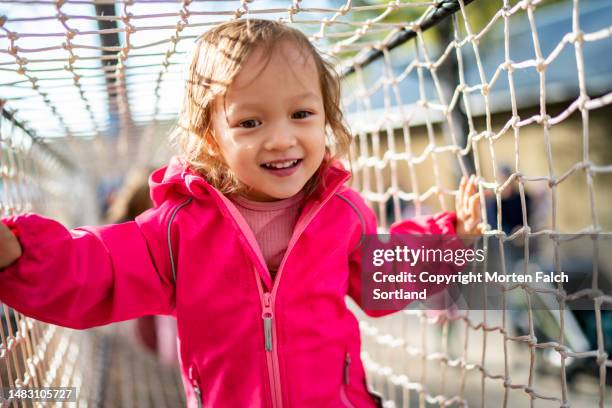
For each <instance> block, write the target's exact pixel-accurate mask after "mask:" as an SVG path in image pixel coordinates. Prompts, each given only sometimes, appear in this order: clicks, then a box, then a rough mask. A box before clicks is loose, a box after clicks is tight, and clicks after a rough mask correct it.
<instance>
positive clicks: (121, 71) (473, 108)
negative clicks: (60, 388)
mask: <svg viewBox="0 0 612 408" xmlns="http://www.w3.org/2000/svg"><path fill="white" fill-rule="evenodd" d="M611 5H612V3H610V2H609V1H608V0H605V1H604V0H602V1H599V2H593V1H586V0H573V1H571V0H566V1H562V0H560V1H553V0H551V1H538V0H523V1H514V0H512V1H511V0H495V1H487V2H485V1H483V0H480V1H470V0H446V1H407V0H402V1H400V0H397V1H391V2H385V1H374V0H371V1H350V0H348V1H346V2H343V1H337V0H327V1H325V0H313V1H308V2H306V1H299V0H294V1H292V2H289V1H284V0H278V1H257V2H254V1H246V0H241V1H214V0H210V1H198V2H192V1H182V2H177V1H171V0H149V1H127V0H124V1H121V0H120V1H110V0H108V1H107V0H98V1H84V0H65V1H61V0H60V1H48V0H25V1H2V2H1V3H0V16H1V17H0V71H1V72H2V76H1V79H0V98H2V99H1V100H2V110H3V118H2V121H1V123H2V132H1V133H0V135H1V138H0V146H1V148H2V149H1V152H0V153H1V154H0V181H1V183H0V213H1V214H2V215H7V214H14V213H19V212H24V211H31V210H34V211H37V212H41V213H43V214H46V215H50V216H53V217H55V218H58V219H59V220H61V221H63V222H64V223H66V224H67V225H70V226H76V225H79V224H88V223H93V222H96V221H97V214H98V210H97V208H96V207H95V204H94V203H93V200H94V197H95V195H96V193H95V191H94V189H93V187H92V186H94V185H96V184H99V183H100V182H101V181H104V180H105V179H108V178H112V177H118V176H120V175H121V174H123V173H125V171H126V170H127V169H128V168H129V167H130V166H133V165H138V166H143V165H151V164H159V163H161V162H163V160H165V158H166V157H167V155H168V154H169V153H168V149H167V148H166V143H165V141H164V140H165V138H166V135H167V130H168V129H169V128H170V127H171V125H172V123H173V120H174V119H175V118H176V115H177V112H178V111H179V108H180V106H179V104H180V101H181V95H180V90H181V89H182V81H183V72H184V66H185V60H186V58H187V57H188V54H189V50H190V48H191V46H192V44H193V41H194V40H195V39H196V38H197V37H198V36H199V35H200V34H201V33H202V32H203V31H204V30H206V29H207V28H208V27H211V26H213V25H215V24H218V23H219V22H222V21H227V20H228V19H233V18H249V17H258V18H270V19H280V20H282V21H284V22H286V23H287V24H291V25H293V26H295V27H297V28H299V29H300V30H302V31H304V32H305V33H306V34H307V35H308V36H309V38H310V39H311V41H313V43H314V44H316V46H317V47H318V48H319V49H320V50H321V51H322V52H324V53H326V54H327V55H329V56H330V58H335V59H336V61H338V65H337V66H338V71H339V72H340V74H341V75H342V77H343V95H344V99H343V109H344V112H345V115H346V118H347V122H348V124H349V126H350V128H351V130H352V131H353V133H354V135H355V143H354V144H353V146H352V150H353V152H352V153H353V172H354V176H355V177H354V178H353V183H354V186H355V187H357V188H358V189H359V190H360V191H362V193H363V195H364V197H365V198H366V199H367V200H368V202H369V203H370V204H371V205H372V207H373V208H374V209H375V211H376V212H377V215H378V219H379V223H380V225H379V226H380V231H381V232H385V231H387V230H388V227H389V226H390V224H391V223H392V222H394V221H397V220H400V219H404V218H406V217H409V216H412V215H420V214H425V213H432V212H435V211H438V210H441V209H453V204H452V203H453V200H454V195H455V194H456V186H457V180H458V178H459V177H460V176H461V175H465V174H469V173H475V174H476V175H478V177H479V183H478V187H479V193H480V200H481V205H482V208H483V217H484V218H485V220H486V221H487V222H489V224H491V228H490V229H489V230H488V231H487V232H486V234H485V245H487V242H489V241H488V239H490V238H494V237H495V238H498V241H495V242H498V243H499V247H500V252H501V253H502V254H506V256H507V257H508V258H510V255H509V253H510V252H516V250H513V249H512V248H514V247H516V245H515V244H517V243H519V242H522V243H523V246H522V247H520V250H519V251H518V252H519V253H520V254H521V257H520V261H519V262H516V263H515V264H514V265H513V266H512V267H513V268H518V270H520V271H523V272H524V273H528V271H530V270H531V269H532V268H533V265H534V263H537V262H542V261H541V260H540V259H538V260H536V259H535V255H534V254H532V253H530V244H529V243H530V242H532V241H535V240H537V239H542V238H543V239H547V240H549V241H550V242H551V243H552V248H553V250H552V252H551V254H550V259H549V262H550V263H551V264H553V265H555V266H556V270H560V269H559V268H560V267H561V266H560V260H559V252H560V246H561V245H562V242H563V239H562V238H563V237H564V236H565V235H563V234H569V233H571V234H573V235H572V236H573V237H589V238H590V239H592V240H591V241H590V247H589V248H590V250H591V253H590V255H589V257H590V258H591V259H594V260H596V262H593V266H592V270H590V271H587V272H589V273H591V274H592V275H590V276H592V284H591V285H590V289H589V290H585V291H581V292H580V293H578V294H571V293H568V292H567V291H566V290H565V288H564V286H563V284H558V285H556V286H554V288H552V289H549V290H548V291H547V292H546V293H548V295H550V299H552V301H553V302H555V303H554V304H550V303H549V307H547V308H536V307H533V305H532V303H531V301H532V299H533V298H534V297H537V296H538V294H539V293H540V292H541V291H540V292H539V291H538V289H537V288H532V287H530V286H529V285H521V286H520V287H519V288H515V289H517V290H519V291H521V293H522V294H523V295H524V297H525V298H527V299H529V301H528V302H527V305H526V306H525V307H524V308H523V309H521V310H519V311H516V310H509V309H507V308H504V309H503V310H472V311H460V310H450V311H443V312H439V313H432V312H429V313H426V312H422V311H419V310H412V309H410V310H405V311H403V312H401V313H397V314H395V315H393V316H390V317H387V318H383V319H376V320H374V319H369V318H366V317H365V316H362V315H359V316H360V322H361V323H360V325H361V329H362V335H363V354H362V358H363V361H364V363H365V365H366V369H367V371H368V374H369V378H370V381H371V383H372V384H371V385H372V387H373V388H374V389H376V390H377V391H379V392H381V393H382V394H383V395H384V397H385V398H386V400H388V404H390V405H392V404H395V405H397V406H418V407H430V406H504V407H505V406H532V407H533V406H538V407H548V406H561V407H569V406H577V407H581V406H584V407H591V406H596V405H599V406H600V407H604V406H605V405H606V403H610V401H611V400H610V392H609V391H608V392H607V386H606V382H609V381H610V372H609V370H610V368H612V360H611V359H610V357H609V356H608V353H609V351H610V350H611V347H610V343H611V336H612V333H611V331H612V326H611V325H610V322H609V315H608V314H607V310H606V309H608V308H609V305H610V304H611V303H612V296H610V295H609V291H606V289H605V288H604V287H603V286H601V282H603V281H604V280H606V279H607V280H610V279H612V275H611V273H610V270H609V268H605V267H604V268H598V266H597V265H599V264H605V262H604V261H605V260H608V261H610V259H609V258H610V255H611V254H610V251H605V250H603V249H601V250H600V248H603V245H604V242H605V241H606V240H607V239H609V238H610V236H611V235H610V230H611V226H612V217H611V213H610V212H609V211H606V208H605V203H606V202H608V200H610V199H612V197H611V191H610V188H609V186H610V181H612V180H611V173H612V157H611V156H610V153H609V147H608V145H607V143H606V137H607V129H606V127H607V120H608V118H607V117H608V116H609V114H610V112H611V109H610V105H611V104H612V93H611V91H612V77H611V76H610V72H612V69H610V68H612V67H609V66H608V65H606V62H605V61H603V60H605V58H602V56H603V55H609V54H606V52H608V53H609V52H610V51H612V39H611V37H612V13H611V12H610V9H612V8H611V7H610V6H611ZM60 151H61V154H59V153H57V152H60ZM110 163H112V165H111V164H110ZM85 175H86V176H85ZM75 188H76V189H75ZM77 191H78V192H77ZM509 193H513V194H515V195H517V196H518V197H519V199H518V202H519V204H518V206H517V208H516V209H515V210H516V211H515V212H520V214H521V216H520V217H519V221H518V222H517V223H516V224H515V225H514V228H513V229H511V230H505V229H504V228H503V226H504V221H505V219H506V218H507V217H508V216H507V215H506V214H505V213H504V203H505V202H506V201H505V200H506V198H507V196H508V194H509ZM66 197H79V201H77V200H66ZM83 197H92V198H91V202H89V200H87V202H85V203H84V202H83V201H82V200H83ZM529 197H531V198H529ZM491 202H492V203H493V204H494V205H493V206H492V208H493V210H492V211H486V210H485V209H487V210H488V209H489V208H490V207H491V206H490V203H491ZM529 207H531V208H529ZM527 214H529V216H527ZM495 245H497V244H495ZM515 259H516V258H515ZM600 260H601V262H597V261H600ZM608 264H610V262H608ZM505 265H506V264H503V268H506V266H505ZM540 294H541V293H540ZM572 296H573V297H572ZM576 297H584V298H585V299H588V300H589V302H591V305H592V306H591V310H590V311H589V313H587V317H586V321H587V323H588V324H586V326H585V323H584V319H583V320H581V319H580V318H579V317H577V316H576V314H575V313H573V312H572V311H571V310H569V309H568V308H566V301H567V300H568V299H569V298H572V299H574V298H576ZM356 313H359V312H358V311H356ZM1 314H2V321H3V327H2V328H1V329H0V334H1V335H2V337H1V338H0V340H1V341H2V343H1V347H0V381H1V383H0V388H2V387H24V386H32V385H57V384H61V385H65V384H68V385H71V386H79V387H80V393H79V395H80V396H82V398H81V400H80V401H79V402H80V403H82V404H85V405H86V404H87V403H90V404H99V401H100V400H101V399H100V398H101V397H100V395H101V394H100V392H101V391H100V390H99V387H101V385H100V384H97V385H96V384H94V381H96V379H95V378H91V377H92V376H91V375H90V376H89V377H88V374H91V372H92V371H91V370H88V369H87V368H88V367H91V366H92V364H93V365H95V364H97V363H95V362H94V359H95V356H98V355H100V353H96V352H94V351H95V350H94V348H95V347H94V346H93V345H95V344H96V341H97V342H100V338H99V337H96V336H93V337H91V336H90V337H88V335H87V334H82V333H77V332H74V331H70V330H64V329H59V328H56V327H53V326H48V325H45V324H42V323H40V322H36V321H34V320H32V319H30V318H27V317H25V316H22V315H20V314H19V313H17V312H15V311H12V310H9V309H8V308H7V307H6V306H3V307H2V313H1ZM76 355H78V356H79V358H78V359H76V358H75V356H76ZM102 355H104V353H102ZM71 356H72V357H71ZM132 372H142V371H139V370H137V369H134V370H132ZM93 377H95V375H94V376H93ZM114 378H127V377H125V376H124V377H121V376H120V375H118V376H115V377H114ZM97 381H98V382H99V381H100V379H99V378H98V379H97ZM148 384H150V383H148ZM96 387H98V388H96ZM150 387H152V388H155V387H156V386H152V385H150ZM102 393H103V391H102ZM96 395H97V397H95V398H98V399H97V400H96V399H95V398H94V396H96ZM128 399H129V398H128ZM120 400H121V399H117V400H116V401H120ZM92 401H93V402H92ZM96 401H97V402H96ZM10 404H12V405H13V406H17V405H16V402H12V403H11V402H9V403H5V405H8V406H10ZM117 404H120V405H121V404H122V403H120V402H117ZM123 404H124V405H126V406H127V405H131V404H133V402H130V403H127V402H126V400H123ZM145 405H146V403H145Z"/></svg>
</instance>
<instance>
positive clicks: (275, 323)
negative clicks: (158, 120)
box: [0, 159, 454, 408]
mask: <svg viewBox="0 0 612 408" xmlns="http://www.w3.org/2000/svg"><path fill="white" fill-rule="evenodd" d="M348 178H349V174H348V173H347V172H346V171H345V170H343V169H341V168H340V167H338V166H331V167H329V168H328V169H327V171H326V172H325V174H324V183H323V184H324V186H322V187H321V188H319V190H318V191H316V192H315V193H314V194H313V195H312V196H311V197H310V198H309V199H308V201H307V203H306V204H305V206H304V209H303V211H302V214H301V216H300V218H299V220H298V222H297V224H296V227H295V231H294V234H293V237H292V239H291V241H290V243H289V246H288V249H287V253H286V254H285V258H284V259H283V261H282V263H281V266H280V268H279V271H278V272H277V275H276V278H275V280H274V282H273V281H272V280H271V278H270V273H269V271H268V270H267V268H266V265H265V262H263V257H262V255H261V253H260V251H259V248H258V247H257V244H256V241H255V239H254V236H253V234H252V232H251V231H250V230H249V228H248V226H247V224H246V222H245V221H244V219H243V218H242V216H241V215H240V214H239V213H238V211H237V210H236V209H235V208H234V206H233V205H232V203H231V202H230V201H229V200H228V199H227V198H225V197H224V196H222V195H221V194H219V192H218V191H217V190H215V189H214V188H213V187H211V186H210V185H209V184H208V183H207V182H206V181H205V180H204V179H203V178H202V177H201V176H200V175H198V174H196V173H194V172H192V171H190V170H188V169H187V168H186V167H185V166H184V164H183V163H181V162H180V161H179V160H178V159H173V160H172V161H171V162H170V164H169V165H168V166H167V167H166V168H162V169H160V170H157V171H155V172H154V173H153V174H152V175H151V179H150V185H151V195H152V198H153V201H154V202H155V206H156V207H155V208H154V209H152V210H150V211H147V212H146V213H144V214H143V215H141V216H139V217H138V218H137V219H136V221H135V222H128V223H125V224H119V225H110V226H102V227H83V228H79V229H75V230H72V231H68V230H66V229H65V228H64V227H63V226H61V225H60V224H58V223H56V222H54V221H52V220H49V219H46V218H43V217H41V216H38V215H35V214H25V215H20V216H17V217H10V218H7V219H4V220H3V221H4V222H5V223H7V224H9V225H12V226H14V227H15V228H17V230H18V231H19V236H20V240H21V243H22V246H23V248H24V255H23V256H22V257H21V258H20V259H19V261H18V262H17V263H15V264H14V265H12V266H10V267H8V268H6V269H5V270H4V271H3V272H2V273H0V300H2V301H3V302H6V303H7V304H9V305H10V306H12V307H14V308H15V309H17V310H19V311H21V312H22V313H25V314H27V315H30V316H33V317H35V318H37V319H40V320H44V321H47V322H51V323H55V324H59V325H63V326H68V327H75V328H86V327H91V326H96V325H101V324H107V323H110V322H114V321H119V320H125V319H131V318H134V317H138V316H142V315H148V314H172V315H174V316H176V319H177V323H178V335H179V338H180V358H181V362H182V372H183V379H184V382H185V391H186V395H187V399H188V406H189V407H193V408H195V407H197V406H201V405H203V406H213V407H227V406H230V407H234V406H236V407H246V406H249V407H281V406H285V407H310V406H318V407H338V406H349V407H350V406H353V407H372V406H376V404H377V400H376V398H375V397H373V396H372V395H370V393H369V392H368V390H367V387H366V381H365V375H364V370H363V366H362V364H361V360H360V347H361V345H360V337H359V327H358V323H357V320H356V319H355V317H354V316H353V314H352V313H351V312H350V311H349V310H348V309H347V307H346V303H345V296H346V295H347V294H348V295H349V296H351V297H352V298H353V299H354V300H355V301H356V302H357V303H358V304H361V296H360V288H361V284H360V279H361V277H360V271H361V269H360V260H361V254H360V250H359V249H360V242H361V241H362V238H363V235H364V233H375V232H376V219H375V217H374V215H373V213H372V211H371V210H370V209H369V208H368V207H367V206H366V205H365V203H364V202H363V200H362V198H361V197H360V196H359V194H358V193H357V192H355V191H354V190H352V189H349V188H347V187H345V186H344V183H345V181H346V180H347V179H348ZM453 222H454V217H453V215H452V214H448V213H445V214H441V215H438V216H435V217H423V218H420V219H415V220H410V221H406V222H404V223H402V224H400V225H399V226H395V227H394V228H395V229H396V230H400V231H402V232H404V233H410V232H411V231H412V232H416V233H423V232H425V233H453V232H454V227H453ZM366 312H368V311H366ZM370 314H372V315H377V314H378V315H380V314H383V313H380V312H379V313H374V312H370Z"/></svg>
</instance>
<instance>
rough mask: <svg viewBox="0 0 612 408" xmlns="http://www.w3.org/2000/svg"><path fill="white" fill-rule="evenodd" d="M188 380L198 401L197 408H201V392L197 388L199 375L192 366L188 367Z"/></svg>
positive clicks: (196, 369)
mask: <svg viewBox="0 0 612 408" xmlns="http://www.w3.org/2000/svg"><path fill="white" fill-rule="evenodd" d="M189 380H191V385H192V386H193V392H194V394H195V396H196V399H197V401H198V408H202V391H201V390H200V387H199V386H198V381H199V380H200V375H199V373H198V368H197V367H194V366H193V365H192V366H191V367H189Z"/></svg>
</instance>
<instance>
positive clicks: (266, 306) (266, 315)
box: [261, 292, 273, 351]
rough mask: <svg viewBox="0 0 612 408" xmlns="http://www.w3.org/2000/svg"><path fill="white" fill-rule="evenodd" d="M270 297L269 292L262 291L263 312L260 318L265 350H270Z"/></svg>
mask: <svg viewBox="0 0 612 408" xmlns="http://www.w3.org/2000/svg"><path fill="white" fill-rule="evenodd" d="M272 317H273V314H272V299H271V295H270V293H269V292H266V293H264V298H263V312H262V313H261V318H262V319H263V325H264V337H265V340H264V347H265V349H266V351H272Z"/></svg>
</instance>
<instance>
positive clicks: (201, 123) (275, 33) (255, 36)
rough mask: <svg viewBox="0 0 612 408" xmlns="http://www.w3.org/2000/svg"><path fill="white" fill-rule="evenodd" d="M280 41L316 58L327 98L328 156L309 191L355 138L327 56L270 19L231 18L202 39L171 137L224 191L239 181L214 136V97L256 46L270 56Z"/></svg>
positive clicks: (233, 188)
mask: <svg viewBox="0 0 612 408" xmlns="http://www.w3.org/2000/svg"><path fill="white" fill-rule="evenodd" d="M281 41H290V42H292V43H293V44H295V46H296V47H299V48H301V49H302V50H304V51H305V52H306V53H307V54H309V55H310V56H312V58H313V60H314V63H315V65H316V68H317V72H318V74H319V83H320V86H321V93H322V96H323V105H324V108H325V124H326V130H327V133H328V137H327V140H328V146H327V147H326V151H327V153H328V154H326V156H325V157H326V158H325V159H324V162H323V164H322V167H321V168H320V169H319V171H317V172H316V173H315V175H314V176H313V178H312V179H311V180H310V181H309V182H308V183H307V185H306V189H307V192H312V191H314V189H315V188H316V187H317V185H318V184H319V181H320V173H321V171H322V168H323V167H326V166H328V165H329V164H330V163H331V162H332V161H333V160H334V159H337V158H341V157H343V156H345V155H347V154H348V151H349V146H350V143H351V140H352V136H351V133H350V132H349V130H348V128H347V126H346V125H345V123H344V118H343V115H342V111H341V110H340V79H339V78H338V75H337V73H336V71H335V69H334V67H333V65H332V64H331V63H330V62H328V61H326V60H324V59H323V58H322V56H321V55H320V54H319V52H318V51H317V50H316V49H315V47H314V46H313V45H312V44H311V43H310V41H309V40H308V38H307V37H306V36H305V35H304V34H303V33H302V32H300V31H299V30H296V29H294V28H291V27H288V26H287V25H285V24H283V23H280V22H276V21H271V20H262V19H248V20H246V19H241V20H232V21H229V22H226V23H223V24H220V25H217V26H216V27H214V28H212V29H211V30H209V31H207V32H206V33H204V34H203V35H201V36H200V37H199V38H198V40H197V42H196V45H195V50H194V52H193V57H192V60H191V64H190V66H189V72H188V77H187V81H186V85H185V97H184V100H183V105H182V109H181V112H180V114H179V118H178V121H177V124H176V126H175V128H174V130H173V131H172V135H171V138H172V140H173V141H174V143H176V145H177V146H178V149H179V154H180V155H181V157H182V158H183V160H185V161H186V162H187V163H188V164H189V166H191V168H193V169H194V170H196V171H198V172H200V173H201V174H202V175H203V176H204V177H205V178H206V179H207V181H208V182H209V183H210V184H211V185H213V186H214V187H215V188H217V189H218V190H219V191H220V192H221V193H223V194H229V193H235V192H238V191H240V183H239V181H238V179H237V178H236V176H235V174H234V173H233V172H232V171H231V169H230V168H229V167H228V166H227V164H226V163H225V160H224V159H223V157H222V154H221V153H220V149H219V146H218V144H217V142H216V141H215V138H214V134H213V126H212V118H213V113H214V111H213V109H214V105H215V104H214V101H215V98H216V97H218V96H221V95H224V94H225V92H226V91H227V88H228V87H229V86H230V84H231V83H232V80H233V79H234V77H235V76H236V74H237V73H238V71H239V70H240V68H241V67H242V65H243V64H244V62H245V61H246V59H247V57H248V55H249V54H250V53H251V52H252V51H253V49H255V48H256V47H265V50H266V54H268V55H271V54H272V51H274V49H275V47H277V46H278V44H280V43H281ZM332 146H333V155H332V154H331V150H330V147H332Z"/></svg>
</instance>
